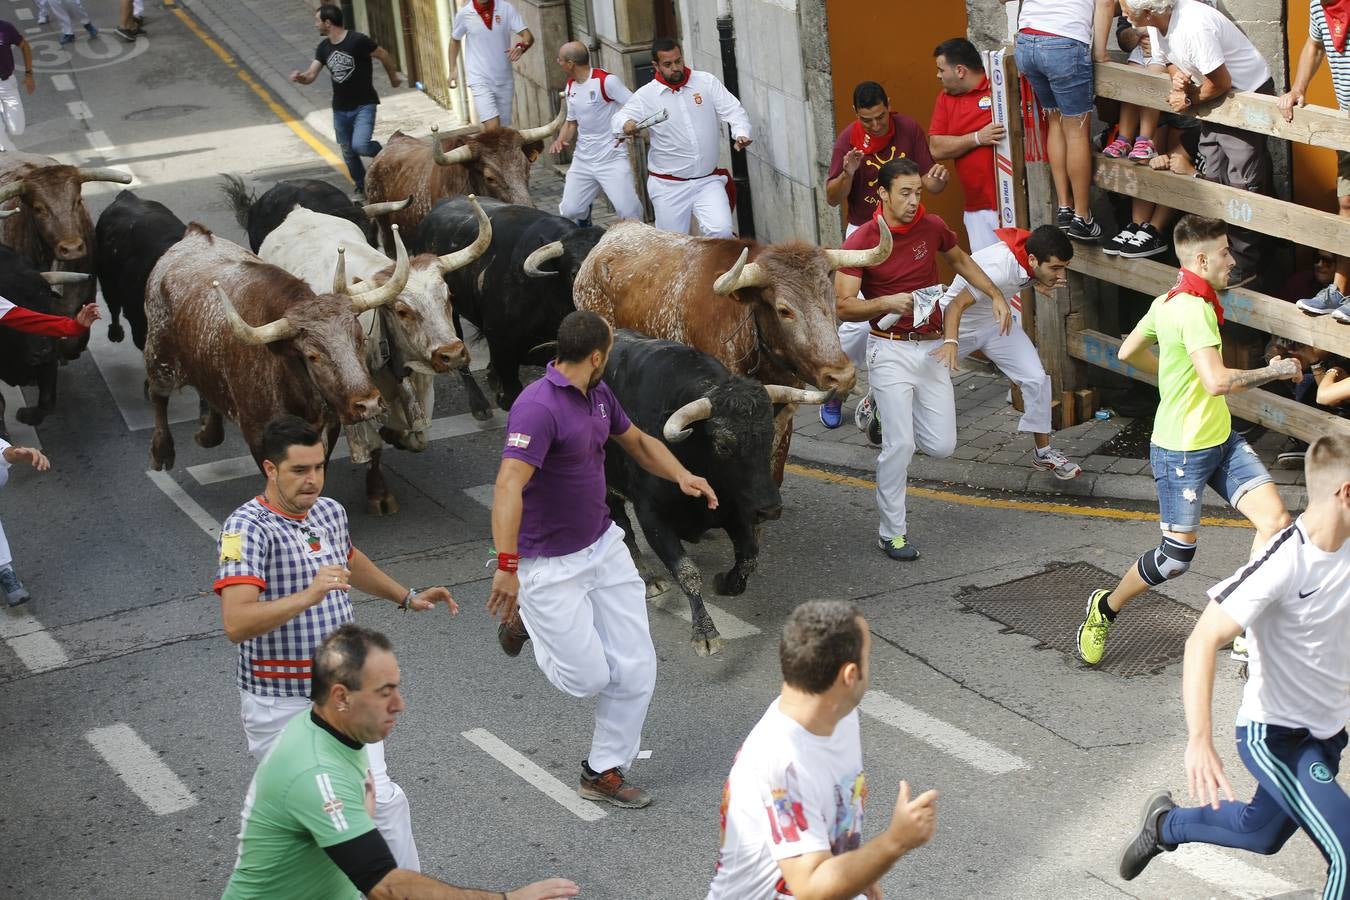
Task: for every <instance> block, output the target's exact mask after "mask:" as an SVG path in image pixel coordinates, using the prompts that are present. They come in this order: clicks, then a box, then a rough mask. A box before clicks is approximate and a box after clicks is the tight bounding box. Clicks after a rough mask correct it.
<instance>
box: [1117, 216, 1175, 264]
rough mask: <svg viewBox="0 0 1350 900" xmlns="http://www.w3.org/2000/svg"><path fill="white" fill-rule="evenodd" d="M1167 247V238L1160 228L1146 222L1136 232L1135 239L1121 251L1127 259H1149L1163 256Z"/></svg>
mask: <svg viewBox="0 0 1350 900" xmlns="http://www.w3.org/2000/svg"><path fill="white" fill-rule="evenodd" d="M1167 249H1168V243H1167V239H1166V238H1164V237H1163V236H1162V235H1161V234H1159V233H1158V229H1156V228H1154V227H1153V226H1152V225H1149V224H1148V223H1144V225H1143V226H1141V227H1140V229H1139V231H1138V232H1137V233H1136V234H1135V236H1134V240H1132V241H1130V242H1129V244H1127V245H1126V246H1125V249H1123V250H1121V251H1120V255H1121V256H1123V257H1124V258H1125V259H1148V258H1149V257H1152V256H1162V255H1163V254H1164V253H1166V252H1167Z"/></svg>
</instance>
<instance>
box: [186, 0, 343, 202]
mask: <svg viewBox="0 0 1350 900" xmlns="http://www.w3.org/2000/svg"><path fill="white" fill-rule="evenodd" d="M165 5H166V6H168V4H165ZM170 11H171V12H172V13H173V14H174V15H175V16H177V17H178V19H179V21H181V22H182V23H183V24H184V25H186V26H187V29H188V30H189V31H191V32H192V33H193V34H195V35H196V36H197V39H198V40H199V41H201V42H202V43H203V44H205V45H206V46H207V47H209V48H210V50H211V52H212V53H214V54H215V55H216V56H217V57H219V58H220V61H221V62H223V63H224V64H225V65H227V66H229V67H230V68H231V69H232V70H234V73H235V74H236V75H238V76H239V80H240V81H242V82H243V83H244V84H246V85H248V86H249V89H250V90H252V91H253V93H255V94H257V95H258V99H260V100H262V102H263V103H265V104H266V105H267V108H268V109H270V110H271V111H272V115H274V116H276V117H277V118H278V119H280V120H281V121H282V122H283V123H284V124H285V125H286V127H288V128H290V129H291V131H293V132H295V136H296V137H298V138H300V140H302V141H304V142H305V143H306V144H308V145H309V148H310V149H311V150H313V151H314V152H315V153H317V154H318V155H319V156H320V157H321V158H322V159H323V161H324V162H326V163H328V165H329V166H331V167H332V168H333V170H334V171H336V172H337V173H338V174H339V175H341V176H342V177H343V178H345V179H347V180H348V181H351V180H352V179H351V175H350V174H349V173H348V172H347V166H346V164H345V163H343V161H342V159H341V157H339V156H338V155H337V154H336V153H334V152H333V151H332V150H329V149H328V146H327V145H326V144H325V143H324V142H323V140H322V139H321V138H320V137H319V136H318V135H316V134H315V133H314V132H312V131H310V130H309V128H308V127H306V125H305V123H303V122H301V121H300V120H299V119H297V118H296V117H295V116H293V115H292V114H291V111H290V110H288V109H287V108H286V107H284V106H282V105H281V104H280V103H278V102H277V101H276V100H275V99H273V97H272V95H271V94H269V93H268V92H267V89H266V88H264V87H263V86H262V85H261V84H259V83H258V81H257V80H256V79H255V78H254V77H253V76H252V75H251V74H250V73H249V71H248V70H247V69H245V68H244V67H243V66H241V65H240V64H239V63H238V62H237V61H236V60H235V58H234V56H232V55H231V54H230V52H229V51H228V50H226V49H225V48H224V47H222V46H221V45H220V44H219V43H218V42H217V41H216V39H215V38H213V37H211V35H209V34H207V33H206V31H205V30H204V29H203V28H202V27H201V26H200V25H198V24H197V22H196V20H194V19H193V18H192V17H191V16H189V15H188V14H187V13H186V12H184V11H183V10H182V9H179V8H178V7H171V8H170Z"/></svg>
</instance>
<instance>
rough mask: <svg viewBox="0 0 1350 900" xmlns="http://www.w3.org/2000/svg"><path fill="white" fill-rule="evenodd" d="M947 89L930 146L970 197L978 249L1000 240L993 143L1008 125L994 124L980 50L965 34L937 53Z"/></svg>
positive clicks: (973, 245) (971, 230) (971, 231)
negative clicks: (953, 166)
mask: <svg viewBox="0 0 1350 900" xmlns="http://www.w3.org/2000/svg"><path fill="white" fill-rule="evenodd" d="M933 57H934V59H936V60H937V72H938V81H939V82H941V84H942V92H941V93H939V94H938V97H937V102H936V103H935V104H933V120H932V121H931V122H929V123H928V149H929V150H931V151H932V152H933V156H934V157H935V158H936V159H941V160H947V159H950V160H953V161H954V162H955V163H956V178H957V180H959V181H960V182H961V190H962V191H963V192H964V193H965V195H966V210H965V225H966V237H967V238H968V239H969V241H970V252H971V253H975V252H978V251H980V250H983V249H984V248H985V247H990V246H993V245H994V244H996V243H998V237H997V236H996V235H995V234H994V231H995V229H997V228H998V184H997V182H996V180H995V178H994V144H996V143H997V142H999V141H1001V140H1003V135H1004V133H1005V129H1004V127H1003V126H1002V125H999V124H997V123H995V122H994V112H993V108H994V98H993V95H992V94H991V93H990V91H989V78H988V76H986V75H985V73H984V62H983V61H982V60H981V59H980V51H978V50H976V49H975V45H974V44H972V43H971V42H970V41H968V40H966V39H965V38H952V39H951V40H948V41H943V42H942V43H941V44H938V46H937V49H936V50H934V51H933Z"/></svg>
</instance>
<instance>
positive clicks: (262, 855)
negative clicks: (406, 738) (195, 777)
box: [224, 624, 580, 900]
mask: <svg viewBox="0 0 1350 900" xmlns="http://www.w3.org/2000/svg"><path fill="white" fill-rule="evenodd" d="M312 671H313V676H312V677H313V688H312V696H313V697H314V706H313V708H312V709H311V710H310V712H309V715H298V716H296V717H294V718H293V719H292V720H291V722H290V724H289V725H287V726H286V729H285V731H283V732H282V734H281V737H280V738H279V739H278V740H277V743H276V745H275V746H274V747H273V748H272V749H271V751H269V752H268V754H267V756H266V757H264V758H263V761H262V763H261V764H259V766H258V771H257V772H256V773H254V775H253V782H252V783H251V784H250V785H249V788H248V796H247V797H246V798H245V800H244V812H243V816H242V818H243V826H242V828H241V829H240V832H239V856H238V858H237V859H236V860H235V864H234V873H233V874H232V875H231V876H230V882H229V884H228V885H227V886H226V887H225V897H224V900H250V898H275V897H285V898H287V900H304V898H313V900H359V898H360V896H361V895H362V894H365V895H366V896H367V897H369V898H371V900H386V898H395V897H398V898H427V900H501V898H503V897H505V898H508V900H550V898H555V897H573V896H575V895H576V894H577V893H578V892H579V890H580V889H579V888H578V887H577V886H576V885H575V884H573V883H572V882H570V881H567V880H565V879H562V878H552V879H549V880H547V881H539V882H535V883H534V884H530V885H526V886H525V887H523V888H520V889H518V890H516V891H512V892H510V893H506V892H503V891H480V890H474V889H469V888H458V887H454V886H452V885H449V884H445V883H444V882H441V881H437V880H435V879H434V878H428V877H427V876H425V875H422V874H420V873H418V872H413V871H411V870H409V869H400V868H398V867H397V864H396V863H395V862H394V856H393V853H391V852H390V850H389V846H388V845H387V844H386V843H385V842H384V838H383V837H382V836H381V835H380V832H379V830H378V829H377V828H376V827H375V820H374V819H373V818H372V816H373V815H374V810H375V784H374V780H373V779H372V777H371V775H370V770H369V768H368V765H367V759H366V744H369V743H374V742H376V741H382V740H384V739H385V738H386V737H388V735H389V732H390V731H392V730H393V728H394V721H395V719H397V717H398V714H399V713H400V712H402V711H403V707H404V704H403V696H402V694H400V693H399V671H398V661H397V660H396V659H394V651H393V648H392V647H391V646H390V644H389V639H388V638H386V637H385V636H384V635H382V634H380V633H379V632H377V631H371V630H369V629H366V628H360V627H357V626H355V625H350V624H349V625H344V626H342V627H341V628H339V629H337V630H336V631H334V632H333V633H332V634H330V635H329V636H328V637H327V638H326V639H325V640H324V642H323V643H322V644H320V645H319V649H318V650H317V651H316V652H315V654H314V663H313V670H312Z"/></svg>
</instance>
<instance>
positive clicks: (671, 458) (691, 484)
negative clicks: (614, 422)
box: [614, 425, 717, 509]
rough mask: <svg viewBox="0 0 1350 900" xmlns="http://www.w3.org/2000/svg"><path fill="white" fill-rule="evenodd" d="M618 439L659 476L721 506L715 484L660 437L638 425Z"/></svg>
mask: <svg viewBox="0 0 1350 900" xmlns="http://www.w3.org/2000/svg"><path fill="white" fill-rule="evenodd" d="M614 442H615V443H616V444H618V445H619V446H620V447H622V448H623V449H624V450H625V451H626V452H627V453H628V455H629V456H631V457H633V459H634V460H636V461H637V464H638V465H640V466H642V468H644V469H646V470H647V471H648V472H651V473H652V474H653V475H655V476H656V477H658V478H664V479H666V480H667V481H673V482H675V483H676V484H678V485H679V486H680V490H681V491H684V493H686V494H688V495H689V496H690V497H702V498H704V499H705V500H707V501H708V509H717V494H715V493H713V489H712V485H710V484H708V482H707V481H706V480H704V478H703V477H702V476H699V475H695V474H694V473H693V472H690V471H689V470H688V469H686V468H685V467H684V466H683V464H681V463H680V461H679V460H678V459H676V458H675V454H673V453H671V452H670V448H669V447H667V446H666V445H665V444H663V443H661V442H660V441H658V440H657V439H656V438H654V437H652V436H651V435H649V434H646V433H645V432H643V430H642V429H641V428H638V427H637V426H636V425H630V426H628V430H627V431H625V432H624V433H623V434H616V435H614Z"/></svg>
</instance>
